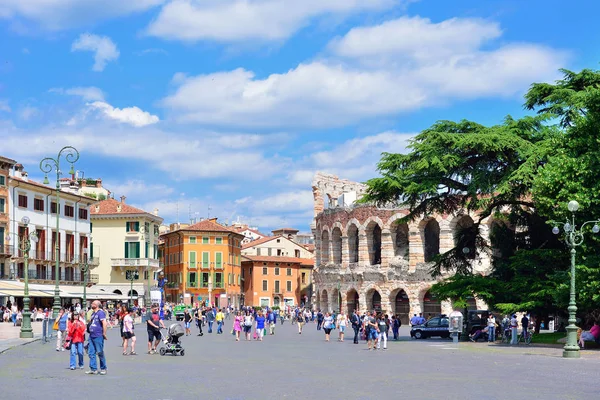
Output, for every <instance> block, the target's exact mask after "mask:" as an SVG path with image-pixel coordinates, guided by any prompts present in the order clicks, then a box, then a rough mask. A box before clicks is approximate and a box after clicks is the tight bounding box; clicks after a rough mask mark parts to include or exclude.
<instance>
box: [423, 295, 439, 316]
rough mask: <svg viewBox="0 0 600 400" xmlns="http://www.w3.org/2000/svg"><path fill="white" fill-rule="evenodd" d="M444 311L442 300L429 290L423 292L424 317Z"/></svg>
mask: <svg viewBox="0 0 600 400" xmlns="http://www.w3.org/2000/svg"><path fill="white" fill-rule="evenodd" d="M441 313H442V302H441V301H440V300H439V299H438V298H437V297H435V296H434V295H433V294H431V292H430V291H429V290H427V291H426V292H425V293H424V294H423V317H425V318H427V319H429V317H435V316H437V315H440V314H441Z"/></svg>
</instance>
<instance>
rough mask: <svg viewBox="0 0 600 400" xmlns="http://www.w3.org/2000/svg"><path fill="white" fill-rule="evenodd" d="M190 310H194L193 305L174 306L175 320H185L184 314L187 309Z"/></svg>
mask: <svg viewBox="0 0 600 400" xmlns="http://www.w3.org/2000/svg"><path fill="white" fill-rule="evenodd" d="M186 308H187V309H188V310H190V312H192V306H190V305H183V304H179V305H176V306H175V307H173V314H174V315H175V321H183V315H184V313H185V309H186Z"/></svg>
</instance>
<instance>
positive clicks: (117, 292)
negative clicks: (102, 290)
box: [113, 289, 123, 295]
mask: <svg viewBox="0 0 600 400" xmlns="http://www.w3.org/2000/svg"><path fill="white" fill-rule="evenodd" d="M113 293H114V294H118V295H122V294H123V292H121V291H120V290H119V289H117V290H113Z"/></svg>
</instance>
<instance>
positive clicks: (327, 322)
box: [323, 312, 335, 342]
mask: <svg viewBox="0 0 600 400" xmlns="http://www.w3.org/2000/svg"><path fill="white" fill-rule="evenodd" d="M334 326H335V323H334V322H333V317H332V316H331V314H330V313H328V312H326V313H325V317H323V330H324V331H325V341H326V342H329V336H330V335H331V330H332V329H333V328H334Z"/></svg>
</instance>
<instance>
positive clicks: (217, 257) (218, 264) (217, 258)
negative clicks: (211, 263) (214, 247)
mask: <svg viewBox="0 0 600 400" xmlns="http://www.w3.org/2000/svg"><path fill="white" fill-rule="evenodd" d="M222 255H223V254H222V253H215V262H216V268H223V264H222V261H221V257H222Z"/></svg>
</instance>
